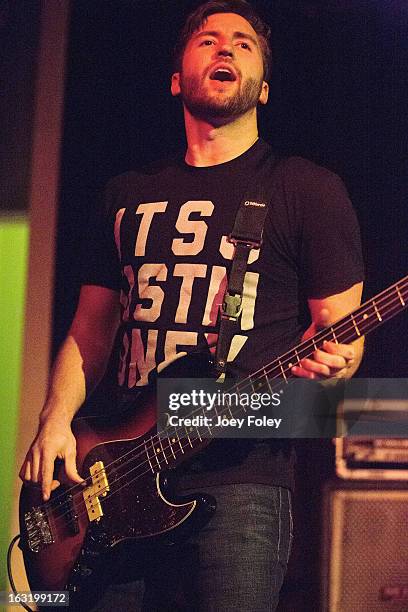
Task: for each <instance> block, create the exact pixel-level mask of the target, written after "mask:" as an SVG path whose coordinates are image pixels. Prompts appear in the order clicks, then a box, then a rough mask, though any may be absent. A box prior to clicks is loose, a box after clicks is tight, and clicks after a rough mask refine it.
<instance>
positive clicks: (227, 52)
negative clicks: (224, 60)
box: [218, 43, 234, 57]
mask: <svg viewBox="0 0 408 612" xmlns="http://www.w3.org/2000/svg"><path fill="white" fill-rule="evenodd" d="M218 55H221V56H222V57H233V55H234V50H233V47H232V45H230V44H228V43H224V44H223V45H222V47H221V48H220V49H218Z"/></svg>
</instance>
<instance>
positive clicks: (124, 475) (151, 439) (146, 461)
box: [53, 313, 384, 514]
mask: <svg viewBox="0 0 408 612" xmlns="http://www.w3.org/2000/svg"><path fill="white" fill-rule="evenodd" d="M383 314H384V313H383ZM373 318H374V317H373ZM374 319H375V318H374ZM365 321H366V322H367V319H366V320H365ZM331 335H332V334H331V333H330V332H329V336H331ZM342 340H343V338H342ZM273 369H276V367H275V368H273ZM265 373H266V368H265ZM242 382H243V381H241V382H240V386H241V388H242ZM251 386H252V387H253V384H252V381H251ZM241 392H242V390H241ZM228 410H229V408H228V409H227V411H228ZM186 433H187V431H186ZM197 433H198V434H199V431H198V429H197ZM160 434H161V435H163V434H164V435H163V437H167V438H168V436H166V434H165V432H159V434H156V436H157V438H158V439H159V440H160V441H161V438H160ZM156 436H155V437H156ZM187 436H188V438H189V437H190V438H191V437H192V435H191V433H190V436H189V434H188V433H187ZM188 438H187V439H188ZM153 439H154V438H153V436H150V439H147V440H146V439H145V440H144V441H143V446H145V445H146V444H147V443H152V444H153ZM198 439H200V438H193V441H194V442H195V441H196V440H198ZM168 442H170V441H169V440H168ZM189 444H191V442H190V443H189ZM141 446H142V445H140V446H139V448H140V447H141ZM170 448H171V444H169V445H168V446H166V450H168V449H170ZM185 448H188V445H186V446H185ZM137 450H138V447H136V448H135V449H132V450H131V451H128V453H126V454H125V455H123V456H122V457H120V458H118V459H116V460H114V461H112V462H111V464H108V466H110V465H112V464H114V463H116V462H117V461H118V460H122V459H123V457H124V456H126V455H128V454H133V456H132V457H131V458H130V459H128V461H127V462H126V463H129V462H130V461H131V460H136V459H137V458H138V457H140V456H143V455H144V454H145V452H146V449H143V451H142V452H141V453H139V454H138V455H136V456H134V453H135V452H137ZM163 452H164V449H163ZM146 455H147V457H148V459H147V460H145V461H144V462H142V463H139V464H138V465H137V466H136V467H135V468H132V470H128V472H125V473H124V474H122V475H121V476H120V477H119V478H117V479H116V480H115V481H112V484H115V483H117V482H118V481H119V480H121V479H122V478H124V477H126V476H127V475H128V474H129V473H130V472H132V471H134V470H135V469H137V468H138V467H140V466H143V465H144V464H147V463H149V461H150V458H149V455H148V453H146ZM155 457H156V461H157V463H158V465H159V467H160V462H159V461H158V458H157V454H156V453H155ZM165 461H166V460H165ZM166 464H167V461H166ZM125 465H126V464H125ZM149 465H151V464H149ZM108 466H107V467H108ZM121 467H122V466H121ZM105 469H106V468H105ZM148 472H150V470H147V472H145V473H148ZM142 475H144V473H143V474H142ZM142 475H139V476H142ZM139 476H138V477H139ZM138 477H137V478H138ZM133 480H134V479H133ZM133 480H132V481H131V482H133ZM76 486H77V485H76ZM79 486H80V488H81V489H82V485H79ZM125 486H126V485H125ZM119 490H120V489H119ZM116 492H117V491H116ZM81 493H83V489H82V491H81ZM113 493H114V492H113ZM63 495H65V493H64V494H63ZM98 495H100V493H99V494H98V493H95V495H93V496H91V498H92V497H97V496H98ZM53 501H55V498H54V499H53ZM66 514H70V511H67V512H66Z"/></svg>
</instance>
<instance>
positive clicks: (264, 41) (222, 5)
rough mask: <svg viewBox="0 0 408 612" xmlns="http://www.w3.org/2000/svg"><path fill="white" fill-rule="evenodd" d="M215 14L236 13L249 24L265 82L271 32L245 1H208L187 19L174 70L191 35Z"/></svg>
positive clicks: (269, 61) (176, 52) (175, 55)
mask: <svg viewBox="0 0 408 612" xmlns="http://www.w3.org/2000/svg"><path fill="white" fill-rule="evenodd" d="M216 13H236V14H237V15H241V17H243V18H244V19H246V20H247V21H248V23H250V24H251V26H252V27H253V29H254V30H255V32H256V33H257V35H258V37H259V43H260V47H261V53H262V59H263V67H264V79H265V80H267V79H268V78H269V76H270V71H271V60H272V52H271V48H270V46H269V38H270V34H271V30H270V28H269V26H268V25H267V24H266V23H265V22H264V21H263V20H262V19H261V17H260V16H259V15H258V13H257V12H256V11H255V9H254V8H253V7H252V6H251V5H250V4H249V2H247V1H246V0H209V2H205V3H204V4H201V5H200V6H199V7H198V8H196V10H195V11H193V12H192V13H190V15H189V16H188V17H187V19H186V21H185V23H184V25H183V27H182V29H181V31H180V34H179V37H178V40H177V43H176V46H175V49H174V69H175V70H176V72H179V71H180V69H181V64H182V60H183V54H184V50H185V48H186V46H187V43H188V41H189V40H190V38H191V36H192V34H194V32H196V31H197V30H198V29H199V28H200V27H201V26H202V25H203V24H204V23H205V21H206V20H207V19H208V17H209V16H210V15H214V14H216Z"/></svg>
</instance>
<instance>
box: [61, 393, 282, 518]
mask: <svg viewBox="0 0 408 612" xmlns="http://www.w3.org/2000/svg"><path fill="white" fill-rule="evenodd" d="M279 386H280V385H279ZM191 439H192V441H193V442H195V441H197V440H199V438H193V437H192V436H191ZM182 441H185V438H182V439H181V440H180V442H182ZM167 448H170V447H167ZM183 448H186V449H188V448H189V444H188V443H187V442H186V444H185V446H183ZM190 448H191V447H190ZM180 456H181V455H180ZM156 461H157V463H158V467H159V469H158V471H154V470H153V474H154V475H157V474H160V473H161V470H162V468H163V467H164V468H165V467H166V465H167V463H166V461H165V460H164V461H162V460H161V458H158V457H157V456H156ZM146 463H148V461H145V462H142V463H139V464H138V465H137V466H136V467H134V468H133V469H132V470H129V471H128V472H127V473H126V474H123V475H122V476H121V477H120V478H118V479H117V480H116V481H113V482H114V483H117V482H118V481H119V480H121V479H122V478H124V477H125V476H128V475H129V473H130V472H132V471H134V470H136V469H138V468H139V467H142V466H143V465H144V464H146ZM151 472H152V469H151V468H150V469H148V470H146V471H144V472H142V473H140V474H137V475H135V476H134V478H132V479H131V480H128V481H127V482H126V483H125V484H123V485H121V486H120V487H119V488H117V489H115V490H112V491H111V492H110V493H109V494H108V495H106V496H105V497H104V498H103V500H102V501H104V500H107V499H109V498H110V497H112V496H113V495H115V494H116V493H119V491H121V490H122V489H124V488H125V487H127V486H129V485H131V484H132V483H134V482H135V481H137V480H138V479H140V478H142V477H143V476H145V475H146V474H149V473H151ZM86 514H87V511H86V510H85V511H84V512H83V513H82V514H81V515H80V516H83V515H86ZM58 518H61V517H58Z"/></svg>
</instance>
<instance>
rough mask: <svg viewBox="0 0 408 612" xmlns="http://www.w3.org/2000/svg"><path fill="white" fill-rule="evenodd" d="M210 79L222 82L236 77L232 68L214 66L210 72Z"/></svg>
mask: <svg viewBox="0 0 408 612" xmlns="http://www.w3.org/2000/svg"><path fill="white" fill-rule="evenodd" d="M210 79H211V80H212V81H222V82H224V81H236V80H237V77H236V76H235V74H234V73H233V72H232V70H229V69H228V68H216V69H215V70H214V71H213V72H211V74H210Z"/></svg>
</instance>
